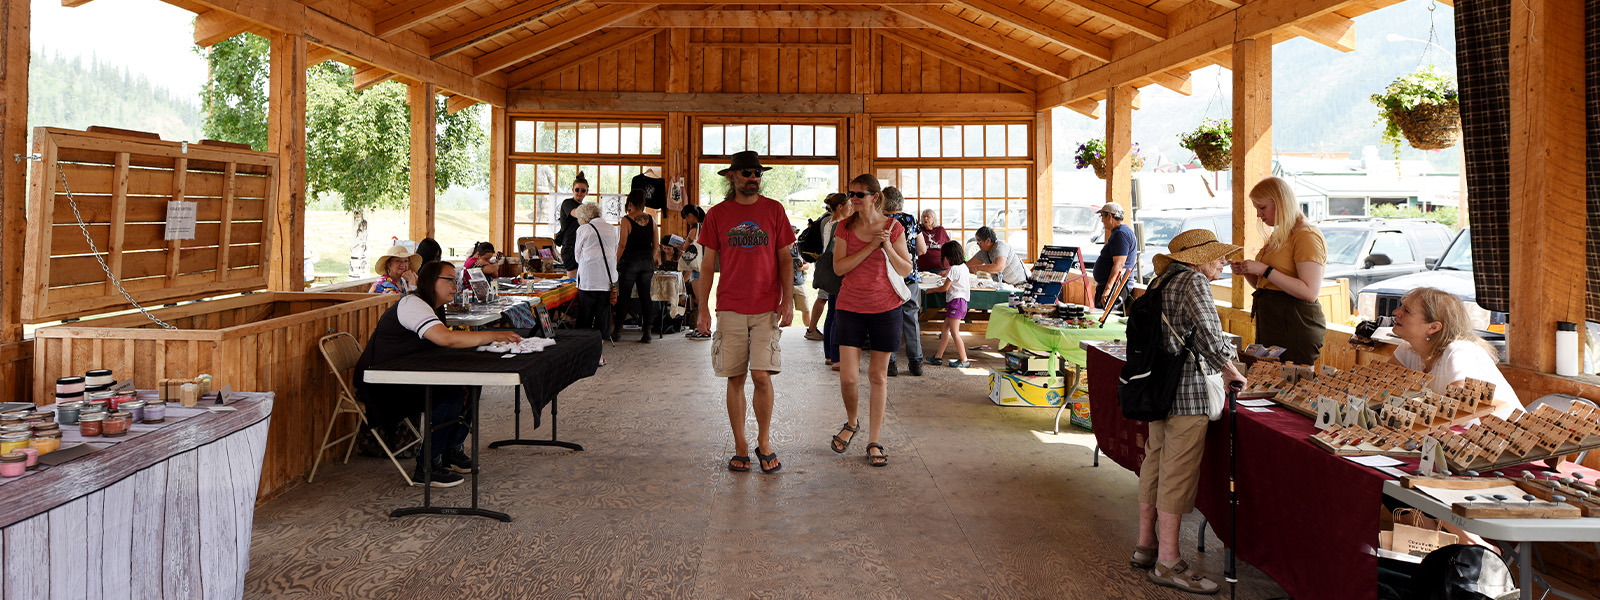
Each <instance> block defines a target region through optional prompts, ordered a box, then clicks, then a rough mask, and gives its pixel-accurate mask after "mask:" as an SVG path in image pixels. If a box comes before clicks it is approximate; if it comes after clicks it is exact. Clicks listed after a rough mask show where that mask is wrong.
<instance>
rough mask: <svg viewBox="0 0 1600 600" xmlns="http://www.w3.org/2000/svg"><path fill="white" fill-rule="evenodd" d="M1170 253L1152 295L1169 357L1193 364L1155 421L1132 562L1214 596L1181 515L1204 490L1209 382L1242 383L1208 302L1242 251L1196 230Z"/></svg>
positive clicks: (1152, 575)
mask: <svg viewBox="0 0 1600 600" xmlns="http://www.w3.org/2000/svg"><path fill="white" fill-rule="evenodd" d="M1167 249H1168V250H1169V252H1168V253H1166V254H1157V255H1156V257H1155V269H1156V273H1157V274H1158V277H1157V278H1156V281H1155V282H1154V283H1153V284H1151V286H1150V287H1151V289H1157V288H1159V289H1160V290H1161V320H1162V321H1163V322H1164V323H1166V324H1165V325H1162V326H1161V327H1163V328H1169V327H1170V329H1168V335H1167V336H1165V339H1164V340H1163V342H1164V343H1165V344H1166V347H1167V348H1166V349H1167V351H1168V352H1171V353H1173V354H1176V353H1178V352H1179V351H1180V350H1181V349H1182V347H1181V344H1182V343H1183V342H1182V341H1181V340H1188V342H1187V345H1188V347H1189V351H1190V353H1191V354H1192V355H1193V356H1194V357H1195V358H1196V360H1194V361H1190V362H1188V363H1186V364H1185V365H1184V366H1183V375H1182V379H1181V380H1180V382H1179V384H1178V392H1177V396H1176V397H1174V398H1173V400H1172V409H1171V411H1170V412H1169V413H1168V414H1167V418H1165V419H1162V420H1159V421H1151V422H1150V432H1149V434H1148V435H1147V436H1146V437H1145V444H1144V464H1143V465H1142V466H1141V467H1140V469H1139V542H1138V544H1137V545H1136V546H1135V547H1134V552H1133V558H1131V559H1129V562H1130V563H1132V564H1133V566H1135V567H1137V568H1140V569H1149V570H1150V572H1149V575H1148V577H1149V579H1150V581H1151V582H1152V583H1155V584H1156V585H1160V586H1165V587H1170V588H1176V589H1179V590H1183V591H1186V592H1189V593H1194V594H1215V593H1216V592H1217V590H1218V589H1219V588H1218V587H1217V584H1216V582H1214V581H1212V580H1210V579H1208V578H1206V577H1205V576H1203V575H1200V574H1198V573H1195V572H1193V571H1190V570H1189V565H1188V563H1186V562H1184V560H1183V557H1182V555H1180V554H1179V553H1178V531H1179V527H1180V526H1181V525H1182V520H1183V515H1185V514H1187V513H1188V512H1189V511H1190V510H1193V509H1194V497H1195V493H1196V492H1197V491H1198V489H1199V483H1200V458H1201V456H1202V455H1203V454H1204V452H1205V439H1206V424H1207V423H1208V422H1210V419H1209V418H1208V417H1207V414H1206V413H1207V409H1208V405H1209V402H1208V400H1207V391H1206V381H1205V379H1206V376H1207V375H1208V374H1209V375H1215V374H1216V373H1217V372H1219V371H1220V372H1221V374H1222V378H1223V379H1225V380H1227V381H1241V382H1242V381H1244V375H1241V374H1240V373H1239V371H1238V369H1235V368H1234V366H1233V356H1234V348H1233V344H1232V343H1231V342H1229V341H1228V339H1227V338H1226V337H1225V336H1223V334H1222V322H1221V320H1220V319H1218V318H1217V311H1216V309H1215V308H1213V306H1215V305H1214V304H1213V303H1212V300H1211V287H1210V286H1211V280H1213V279H1216V278H1218V277H1221V276H1222V269H1223V268H1224V267H1226V266H1228V257H1229V256H1232V255H1234V254H1238V253H1239V252H1240V251H1241V250H1242V248H1240V247H1238V246H1235V245H1232V244H1224V243H1222V242H1219V241H1217V236H1216V234H1213V233H1211V232H1210V231H1206V230H1204V229H1191V230H1189V231H1185V232H1183V233H1180V234H1178V235H1177V237H1174V238H1172V241H1171V242H1169V243H1168V244H1167Z"/></svg>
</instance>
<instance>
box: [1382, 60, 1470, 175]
mask: <svg viewBox="0 0 1600 600" xmlns="http://www.w3.org/2000/svg"><path fill="white" fill-rule="evenodd" d="M1372 103H1373V104H1376V105H1377V106H1378V110H1379V118H1378V122H1379V123H1381V124H1383V126H1384V128H1383V141H1384V143H1386V144H1388V145H1389V146H1391V147H1393V148H1394V154H1395V157H1397V158H1398V157H1399V156H1400V140H1401V138H1404V139H1405V140H1406V142H1407V143H1409V144H1411V146H1412V147H1414V148H1417V149H1420V150H1440V149H1444V148H1449V147H1451V146H1454V145H1455V144H1456V142H1457V141H1459V140H1460V139H1461V101H1460V95H1459V92H1458V91H1457V90H1456V81H1455V78H1454V77H1451V76H1449V75H1445V74H1443V73H1440V72H1439V71H1438V69H1436V68H1434V66H1433V65H1427V66H1424V67H1422V68H1420V69H1417V70H1416V71H1414V72H1412V73H1409V74H1406V75H1405V76H1402V77H1400V78H1399V79H1396V80H1394V82H1393V83H1390V84H1389V86H1388V87H1386V88H1384V89H1383V93H1382V94H1373V95H1372Z"/></svg>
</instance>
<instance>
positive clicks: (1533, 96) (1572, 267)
mask: <svg viewBox="0 0 1600 600" xmlns="http://www.w3.org/2000/svg"><path fill="white" fill-rule="evenodd" d="M1583 23H1584V14H1583V6H1582V4H1581V3H1577V2H1564V1H1557V0H1528V1H1527V2H1524V3H1519V4H1518V5H1517V8H1515V9H1513V10H1512V11H1511V56H1510V58H1511V61H1510V62H1511V147H1510V154H1511V197H1512V198H1513V199H1515V200H1514V201H1513V202H1512V203H1511V239H1512V240H1514V243H1513V244H1512V251H1511V325H1509V326H1508V327H1507V334H1508V336H1507V343H1508V345H1509V346H1510V355H1511V365H1512V366H1514V367H1519V368H1523V369H1528V370H1532V371H1536V372H1540V373H1552V372H1554V371H1555V365H1556V355H1555V331H1556V321H1569V322H1573V323H1579V324H1582V323H1583V322H1584V284H1585V281H1586V278H1585V277H1586V276H1585V271H1584V244H1583V240H1584V223H1585V221H1586V218H1585V217H1586V216H1587V215H1586V214H1585V210H1586V208H1585V201H1584V198H1585V193H1584V162H1583V160H1581V158H1582V157H1583V155H1584V145H1585V141H1586V136H1585V132H1584V128H1583V127H1580V126H1578V125H1577V124H1581V123H1583V121H1584V106H1583V104H1584V96H1583V86H1584V25H1583ZM1579 331H1580V332H1581V331H1582V329H1581V328H1580V329H1579Z"/></svg>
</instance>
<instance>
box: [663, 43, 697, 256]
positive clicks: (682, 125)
mask: <svg viewBox="0 0 1600 600" xmlns="http://www.w3.org/2000/svg"><path fill="white" fill-rule="evenodd" d="M672 31H673V32H674V37H673V38H672V40H673V42H672V43H673V44H674V47H676V45H677V44H678V39H679V38H678V37H676V32H678V31H680V30H678V29H674V30H672ZM682 43H683V48H682V49H681V50H682V52H681V53H680V52H679V49H674V50H673V51H672V52H673V55H672V56H673V60H677V57H678V56H684V57H685V58H684V65H683V68H684V69H687V68H688V66H687V63H688V58H687V53H688V49H687V48H688V43H689V42H688V38H687V37H685V38H683V42H682ZM682 85H684V86H685V87H686V86H687V85H688V83H687V82H685V83H683V84H682ZM661 135H662V138H661V141H662V146H661V157H662V160H663V162H664V163H665V164H664V165H662V166H663V167H664V171H663V172H662V176H663V177H665V178H666V180H667V193H669V194H670V193H672V183H673V182H674V181H677V180H678V178H679V177H682V178H683V186H684V189H683V194H684V199H683V200H684V203H685V204H693V203H694V202H693V200H694V198H693V197H692V195H693V192H694V187H693V186H694V176H693V174H692V173H691V171H692V170H693V169H694V166H693V165H694V160H693V154H692V152H693V150H691V148H693V147H694V144H693V142H692V140H693V137H692V136H690V135H689V116H688V115H686V114H684V113H678V112H669V113H667V122H666V123H665V124H664V125H662V131H661ZM661 228H662V229H661V231H662V233H663V234H672V235H684V234H687V233H688V232H689V228H688V226H687V225H686V224H685V223H684V222H683V216H682V214H681V213H679V212H677V211H671V210H669V211H666V212H665V213H664V214H663V215H662V216H661Z"/></svg>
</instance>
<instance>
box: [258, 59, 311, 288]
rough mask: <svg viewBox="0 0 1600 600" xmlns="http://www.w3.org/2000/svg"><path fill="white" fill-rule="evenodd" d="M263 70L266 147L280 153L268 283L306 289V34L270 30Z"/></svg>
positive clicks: (271, 286) (276, 286) (269, 224)
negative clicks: (265, 70)
mask: <svg viewBox="0 0 1600 600" xmlns="http://www.w3.org/2000/svg"><path fill="white" fill-rule="evenodd" d="M268 39H270V40H271V43H272V50H271V53H270V58H269V61H268V62H269V67H268V71H269V73H270V77H269V81H268V84H267V87H268V91H267V98H268V106H269V113H268V119H267V147H268V148H269V151H270V152H276V153H277V154H278V157H279V163H278V165H279V166H278V176H277V178H276V179H277V189H276V190H274V192H273V195H274V197H273V202H272V206H273V209H272V211H271V213H270V214H269V216H268V219H267V223H268V225H267V227H268V229H269V230H270V231H271V232H272V244H271V252H268V253H267V256H265V257H264V258H265V259H266V265H265V266H266V267H267V288H268V289H271V290H274V291H299V290H302V289H305V276H304V275H305V248H306V241H305V240H306V211H305V206H306V39H305V38H304V37H301V36H298V35H286V34H274V35H273V36H272V37H270V38H268Z"/></svg>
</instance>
